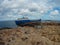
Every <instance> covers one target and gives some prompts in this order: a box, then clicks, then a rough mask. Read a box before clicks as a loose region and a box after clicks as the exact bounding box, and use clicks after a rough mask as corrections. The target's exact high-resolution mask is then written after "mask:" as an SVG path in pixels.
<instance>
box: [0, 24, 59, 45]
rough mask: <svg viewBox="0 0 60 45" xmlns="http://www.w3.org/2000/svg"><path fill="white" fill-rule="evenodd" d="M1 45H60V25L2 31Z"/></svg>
mask: <svg viewBox="0 0 60 45" xmlns="http://www.w3.org/2000/svg"><path fill="white" fill-rule="evenodd" d="M0 45H60V25H44V26H42V28H34V27H29V26H24V27H18V28H14V29H0Z"/></svg>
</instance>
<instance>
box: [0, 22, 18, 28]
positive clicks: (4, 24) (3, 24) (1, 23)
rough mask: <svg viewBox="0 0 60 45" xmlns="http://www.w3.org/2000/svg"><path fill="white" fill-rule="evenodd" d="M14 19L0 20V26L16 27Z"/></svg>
mask: <svg viewBox="0 0 60 45" xmlns="http://www.w3.org/2000/svg"><path fill="white" fill-rule="evenodd" d="M16 27H17V25H16V23H15V21H0V28H16Z"/></svg>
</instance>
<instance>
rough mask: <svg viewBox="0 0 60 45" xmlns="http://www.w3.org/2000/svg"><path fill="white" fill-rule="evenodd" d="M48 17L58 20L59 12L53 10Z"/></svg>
mask: <svg viewBox="0 0 60 45" xmlns="http://www.w3.org/2000/svg"><path fill="white" fill-rule="evenodd" d="M49 16H50V18H52V19H56V18H59V17H60V12H59V10H53V11H51V13H50V15H49Z"/></svg>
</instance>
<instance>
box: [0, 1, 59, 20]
mask: <svg viewBox="0 0 60 45" xmlns="http://www.w3.org/2000/svg"><path fill="white" fill-rule="evenodd" d="M22 17H28V18H29V19H42V20H60V0H0V20H16V19H17V18H22Z"/></svg>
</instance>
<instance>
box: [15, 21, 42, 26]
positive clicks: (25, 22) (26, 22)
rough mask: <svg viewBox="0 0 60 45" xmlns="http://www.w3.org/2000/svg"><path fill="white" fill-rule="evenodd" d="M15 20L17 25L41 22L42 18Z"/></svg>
mask: <svg viewBox="0 0 60 45" xmlns="http://www.w3.org/2000/svg"><path fill="white" fill-rule="evenodd" d="M15 22H16V25H26V24H30V23H37V22H41V20H17V21H15Z"/></svg>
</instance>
